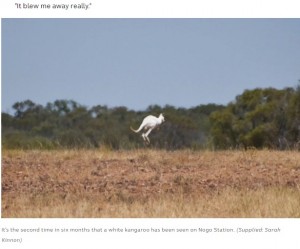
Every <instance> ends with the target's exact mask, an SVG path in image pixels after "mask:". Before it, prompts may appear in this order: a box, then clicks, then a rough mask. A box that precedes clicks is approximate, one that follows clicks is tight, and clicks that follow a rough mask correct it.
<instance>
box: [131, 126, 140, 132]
mask: <svg viewBox="0 0 300 249" xmlns="http://www.w3.org/2000/svg"><path fill="white" fill-rule="evenodd" d="M130 129H131V130H132V131H133V132H135V133H138V132H139V130H135V129H133V128H132V127H131V126H130Z"/></svg>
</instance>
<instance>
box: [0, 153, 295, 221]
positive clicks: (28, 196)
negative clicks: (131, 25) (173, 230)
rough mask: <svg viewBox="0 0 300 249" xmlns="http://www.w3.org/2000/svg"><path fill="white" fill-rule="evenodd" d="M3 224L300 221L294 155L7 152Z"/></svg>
mask: <svg viewBox="0 0 300 249" xmlns="http://www.w3.org/2000/svg"><path fill="white" fill-rule="evenodd" d="M2 217H30V218H32V217H59V218H64V217H65V218H67V217H72V218H79V217H81V218H94V217H126V218H132V217H134V218H136V217H137V218H141V217H147V218H152V217H157V218H163V217H170V218H181V217H184V218H198V217H209V218H213V217H223V218H226V217H255V218H260V217H282V218H283V217H294V218H299V217H300V153H299V152H296V151H284V152H283V151H267V150H262V151H257V150H250V151H219V152H212V151H190V150H185V151H174V152H172V151H163V150H151V149H149V150H147V149H145V150H131V151H109V150H65V151H12V150H4V151H3V152H2Z"/></svg>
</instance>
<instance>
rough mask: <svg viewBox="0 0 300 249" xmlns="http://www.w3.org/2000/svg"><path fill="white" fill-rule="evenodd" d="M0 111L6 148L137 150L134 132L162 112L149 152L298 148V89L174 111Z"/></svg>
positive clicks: (24, 104) (70, 105)
mask: <svg viewBox="0 0 300 249" xmlns="http://www.w3.org/2000/svg"><path fill="white" fill-rule="evenodd" d="M12 108H13V110H14V114H13V115H10V114H8V113H4V112H2V147H3V148H9V149H19V148H21V149H38V148H40V149H59V148H100V147H104V148H109V149H136V148H143V147H145V146H146V145H145V144H144V143H143V140H142V138H141V136H139V135H137V134H135V133H133V132H132V131H131V130H130V126H132V127H134V128H138V127H139V125H140V124H141V122H142V120H143V118H144V117H145V116H147V115H149V114H152V115H157V116H158V115H159V114H160V113H163V114H164V116H165V119H166V122H164V123H163V125H162V126H161V127H160V129H159V130H158V131H153V132H152V133H151V135H150V139H151V144H150V145H149V146H150V147H153V148H164V149H183V148H192V149H201V148H212V149H228V148H240V147H243V148H248V147H256V148H264V147H267V148H276V149H290V148H295V147H296V148H299V141H300V86H298V87H296V88H295V89H294V88H286V89H283V90H277V89H274V88H267V89H254V90H246V91H245V92H244V93H243V94H241V95H239V96H237V97H236V99H235V101H233V102H231V103H229V104H228V105H227V106H223V105H217V104H207V105H199V106H196V107H193V108H175V107H174V106H170V105H166V106H164V107H161V106H158V105H152V106H149V107H148V108H147V109H146V110H144V111H134V110H129V109H127V108H126V107H124V106H120V107H114V108H108V107H107V106H105V105H97V106H93V107H91V108H87V107H85V106H83V105H81V104H79V103H77V102H75V101H73V100H56V101H54V102H53V103H47V104H46V105H45V106H42V105H40V104H36V103H34V102H32V101H31V100H25V101H21V102H17V103H15V104H14V105H13V106H12Z"/></svg>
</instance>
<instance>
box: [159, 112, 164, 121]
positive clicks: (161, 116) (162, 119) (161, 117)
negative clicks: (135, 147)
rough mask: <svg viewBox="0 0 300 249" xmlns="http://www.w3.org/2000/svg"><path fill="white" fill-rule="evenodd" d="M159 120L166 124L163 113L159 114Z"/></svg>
mask: <svg viewBox="0 0 300 249" xmlns="http://www.w3.org/2000/svg"><path fill="white" fill-rule="evenodd" d="M158 118H159V119H160V120H161V122H165V118H164V116H163V114H162V113H161V114H159V117H158Z"/></svg>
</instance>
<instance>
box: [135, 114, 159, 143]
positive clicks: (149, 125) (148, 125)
mask: <svg viewBox="0 0 300 249" xmlns="http://www.w3.org/2000/svg"><path fill="white" fill-rule="evenodd" d="M164 121H165V118H164V116H163V115H162V113H161V114H160V115H159V117H158V118H157V117H154V116H152V115H149V116H147V117H145V118H144V120H143V122H142V124H141V125H140V127H139V128H138V129H137V130H134V129H133V128H132V127H130V129H131V130H132V131H134V132H135V133H138V132H140V131H141V130H143V129H145V130H148V131H147V132H146V133H143V134H142V137H143V139H144V141H145V142H146V143H148V144H150V139H149V137H148V136H149V134H150V132H151V131H152V130H153V129H155V128H158V127H159V126H160V125H161V124H162V123H163V122H164Z"/></svg>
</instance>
